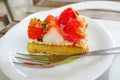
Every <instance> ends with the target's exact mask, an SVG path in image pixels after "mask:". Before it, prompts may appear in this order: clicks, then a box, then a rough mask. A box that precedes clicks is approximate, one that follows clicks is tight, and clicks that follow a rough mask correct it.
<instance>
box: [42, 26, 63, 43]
mask: <svg viewBox="0 0 120 80" xmlns="http://www.w3.org/2000/svg"><path fill="white" fill-rule="evenodd" d="M43 42H45V43H50V44H51V43H53V44H54V43H55V44H61V43H63V42H64V38H63V35H62V32H61V30H60V27H59V26H58V25H49V26H48V27H47V28H46V29H45V30H44V32H43Z"/></svg>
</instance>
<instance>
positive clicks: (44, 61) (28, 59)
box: [15, 57, 50, 64]
mask: <svg viewBox="0 0 120 80" xmlns="http://www.w3.org/2000/svg"><path fill="white" fill-rule="evenodd" d="M15 58H17V59H21V60H25V61H30V62H38V63H41V64H50V61H49V59H48V60H47V59H40V60H37V59H33V58H24V57H15Z"/></svg>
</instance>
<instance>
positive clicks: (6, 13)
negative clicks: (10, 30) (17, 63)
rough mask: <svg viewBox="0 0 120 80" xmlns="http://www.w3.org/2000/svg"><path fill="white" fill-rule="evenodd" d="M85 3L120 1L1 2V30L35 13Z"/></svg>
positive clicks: (25, 0)
mask: <svg viewBox="0 0 120 80" xmlns="http://www.w3.org/2000/svg"><path fill="white" fill-rule="evenodd" d="M83 1H117V2H119V1H120V0H0V30H2V29H4V28H5V27H12V26H13V25H15V24H16V23H18V22H19V21H21V20H22V19H23V18H25V17H26V16H28V15H30V14H32V13H34V12H37V11H43V10H49V9H53V8H57V7H61V6H64V5H67V4H72V3H77V2H83Z"/></svg>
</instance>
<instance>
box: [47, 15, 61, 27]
mask: <svg viewBox="0 0 120 80" xmlns="http://www.w3.org/2000/svg"><path fill="white" fill-rule="evenodd" d="M45 22H47V23H48V24H49V25H59V23H58V20H57V18H56V17H54V16H53V15H48V16H47V18H46V19H45Z"/></svg>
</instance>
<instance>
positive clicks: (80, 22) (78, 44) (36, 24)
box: [28, 8, 89, 55]
mask: <svg viewBox="0 0 120 80" xmlns="http://www.w3.org/2000/svg"><path fill="white" fill-rule="evenodd" d="M87 27H88V23H87V21H86V19H85V18H84V17H81V16H80V15H79V14H78V12H77V11H75V10H73V9H72V8H67V9H65V10H64V11H63V12H62V13H61V14H60V16H58V17H54V16H53V15H48V16H47V17H46V19H45V20H44V21H43V22H42V21H40V20H39V19H36V18H34V19H31V21H30V23H29V27H28V38H29V40H28V51H29V52H30V53H32V54H34V53H39V52H49V53H52V54H68V55H71V54H81V55H86V54H87V53H88V51H89V47H88V45H87V34H86V29H87Z"/></svg>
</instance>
